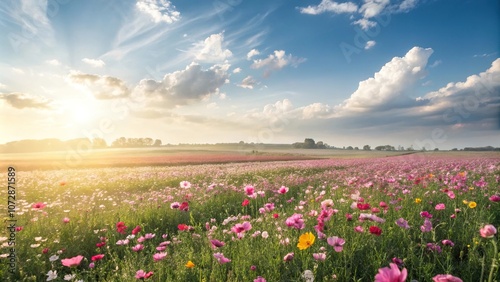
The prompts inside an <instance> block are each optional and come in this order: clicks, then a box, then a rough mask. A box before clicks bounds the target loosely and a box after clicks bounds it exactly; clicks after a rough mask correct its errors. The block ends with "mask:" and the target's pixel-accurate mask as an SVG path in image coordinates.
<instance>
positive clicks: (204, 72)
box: [134, 63, 230, 108]
mask: <svg viewBox="0 0 500 282" xmlns="http://www.w3.org/2000/svg"><path fill="white" fill-rule="evenodd" d="M229 67H230V65H228V64H224V65H214V66H212V67H210V68H209V69H203V68H202V67H201V66H200V65H199V64H197V63H191V64H190V65H188V66H187V67H186V68H185V69H184V70H180V71H176V72H173V73H168V74H166V75H165V76H164V77H163V79H162V80H161V81H156V80H151V79H143V80H141V81H140V82H139V85H137V86H136V88H135V89H134V92H135V93H134V94H135V95H144V97H145V98H146V99H149V101H150V105H151V106H155V107H166V108H173V107H175V106H182V105H187V104H190V103H193V102H196V101H200V100H203V99H206V98H208V97H210V95H215V94H217V93H219V88H220V87H221V86H222V85H224V84H225V83H226V82H227V81H228V79H229V74H228V70H229Z"/></svg>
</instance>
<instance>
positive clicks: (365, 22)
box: [352, 18, 377, 30]
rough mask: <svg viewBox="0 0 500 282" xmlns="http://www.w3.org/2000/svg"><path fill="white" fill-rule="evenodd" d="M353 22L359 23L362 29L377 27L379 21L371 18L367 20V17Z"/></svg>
mask: <svg viewBox="0 0 500 282" xmlns="http://www.w3.org/2000/svg"><path fill="white" fill-rule="evenodd" d="M352 23H353V24H357V25H359V26H360V27H361V29H362V30H368V29H370V28H372V27H375V26H377V23H376V22H374V21H370V20H367V19H364V18H363V19H359V20H357V21H354V22H352Z"/></svg>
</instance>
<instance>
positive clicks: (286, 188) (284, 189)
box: [278, 186, 288, 194]
mask: <svg viewBox="0 0 500 282" xmlns="http://www.w3.org/2000/svg"><path fill="white" fill-rule="evenodd" d="M287 192H288V187H285V186H281V188H280V189H278V193H280V194H286V193H287Z"/></svg>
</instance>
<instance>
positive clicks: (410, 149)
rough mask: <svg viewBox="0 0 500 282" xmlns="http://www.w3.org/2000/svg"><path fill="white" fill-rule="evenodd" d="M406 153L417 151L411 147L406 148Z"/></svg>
mask: <svg viewBox="0 0 500 282" xmlns="http://www.w3.org/2000/svg"><path fill="white" fill-rule="evenodd" d="M406 151H415V149H413V145H411V146H410V147H408V148H406Z"/></svg>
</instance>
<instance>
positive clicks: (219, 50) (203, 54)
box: [193, 33, 233, 62]
mask: <svg viewBox="0 0 500 282" xmlns="http://www.w3.org/2000/svg"><path fill="white" fill-rule="evenodd" d="M223 41H224V35H223V34H222V33H216V34H212V35H210V36H209V37H207V38H206V39H205V40H204V41H201V42H198V43H197V44H196V45H195V47H194V49H193V52H194V54H195V57H196V59H197V60H200V61H206V62H223V61H225V60H226V59H228V58H229V57H231V56H232V55H233V53H232V52H231V51H230V50H229V49H224V48H223Z"/></svg>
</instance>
